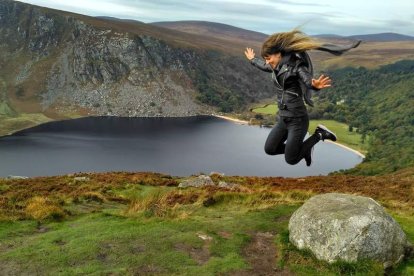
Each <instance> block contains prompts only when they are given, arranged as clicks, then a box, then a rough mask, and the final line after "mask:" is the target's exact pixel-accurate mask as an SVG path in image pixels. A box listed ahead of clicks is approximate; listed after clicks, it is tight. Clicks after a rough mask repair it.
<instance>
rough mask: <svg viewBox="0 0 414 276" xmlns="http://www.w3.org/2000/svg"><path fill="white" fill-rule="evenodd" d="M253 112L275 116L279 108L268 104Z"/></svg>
mask: <svg viewBox="0 0 414 276" xmlns="http://www.w3.org/2000/svg"><path fill="white" fill-rule="evenodd" d="M252 111H253V112H255V113H261V114H268V115H274V114H276V113H277V111H278V108H277V105H276V104H267V105H264V106H263V107H256V108H253V109H252Z"/></svg>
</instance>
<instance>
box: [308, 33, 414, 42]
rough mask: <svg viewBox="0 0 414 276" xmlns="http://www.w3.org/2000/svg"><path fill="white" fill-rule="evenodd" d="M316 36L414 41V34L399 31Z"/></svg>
mask: <svg viewBox="0 0 414 276" xmlns="http://www.w3.org/2000/svg"><path fill="white" fill-rule="evenodd" d="M314 37H318V38H325V39H360V40H362V41H373V42H380V41H383V42H392V41H414V36H409V35H402V34H397V33H379V34H365V35H351V36H340V35H335V34H320V35H314Z"/></svg>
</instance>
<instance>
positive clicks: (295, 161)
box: [285, 155, 300, 165]
mask: <svg viewBox="0 0 414 276" xmlns="http://www.w3.org/2000/svg"><path fill="white" fill-rule="evenodd" d="M285 160H286V163H288V164H289V165H296V164H297V163H299V161H300V160H297V158H290V157H287V156H286V155H285Z"/></svg>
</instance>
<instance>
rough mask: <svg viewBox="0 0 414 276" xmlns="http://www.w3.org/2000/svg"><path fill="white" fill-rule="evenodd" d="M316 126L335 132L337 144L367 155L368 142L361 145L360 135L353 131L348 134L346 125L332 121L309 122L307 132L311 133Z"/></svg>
mask: <svg viewBox="0 0 414 276" xmlns="http://www.w3.org/2000/svg"><path fill="white" fill-rule="evenodd" d="M318 124H322V125H325V126H326V127H327V128H329V129H330V130H332V131H333V132H335V134H336V136H337V137H338V140H337V142H338V143H340V144H343V145H345V146H348V147H350V148H352V149H355V150H357V151H359V152H361V153H363V154H366V153H367V146H368V141H365V142H364V143H362V140H361V137H362V136H361V134H359V133H356V132H355V130H354V131H352V132H350V131H349V126H348V125H347V124H344V123H340V122H337V121H334V120H311V121H310V122H309V132H310V133H313V131H314V130H315V128H316V126H317V125H318Z"/></svg>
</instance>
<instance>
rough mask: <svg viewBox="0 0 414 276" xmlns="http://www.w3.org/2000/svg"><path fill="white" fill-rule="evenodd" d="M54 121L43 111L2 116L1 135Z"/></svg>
mask: <svg viewBox="0 0 414 276" xmlns="http://www.w3.org/2000/svg"><path fill="white" fill-rule="evenodd" d="M49 121H52V119H51V118H49V117H47V116H45V115H44V114H42V113H23V114H19V115H16V116H14V117H9V116H0V126H1V128H0V136H2V135H8V134H11V133H13V132H16V131H19V130H22V129H25V128H29V127H33V126H35V125H38V124H42V123H46V122H49Z"/></svg>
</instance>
